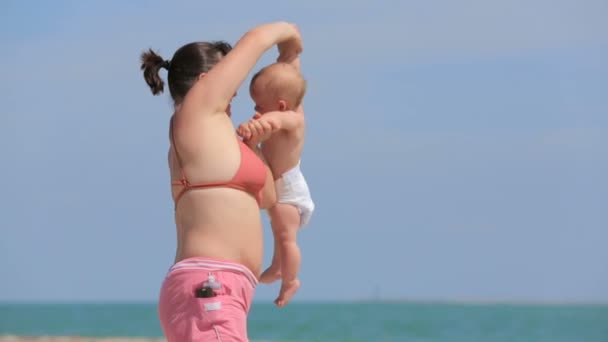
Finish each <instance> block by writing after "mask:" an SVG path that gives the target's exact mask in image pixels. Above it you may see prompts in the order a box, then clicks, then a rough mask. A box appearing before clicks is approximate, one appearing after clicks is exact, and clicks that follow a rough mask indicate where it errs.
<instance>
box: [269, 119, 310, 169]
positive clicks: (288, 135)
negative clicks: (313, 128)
mask: <svg viewBox="0 0 608 342" xmlns="http://www.w3.org/2000/svg"><path fill="white" fill-rule="evenodd" d="M304 131H305V127H304V125H302V126H301V127H299V128H297V129H294V130H293V131H279V132H277V133H275V134H273V135H272V137H270V139H268V140H266V141H264V142H263V143H262V153H263V154H264V158H265V159H266V161H267V162H268V165H269V166H270V170H271V171H272V175H273V177H274V179H279V178H281V175H283V174H284V173H285V172H287V171H289V170H290V169H292V168H293V167H294V166H296V165H297V164H298V162H299V161H300V155H301V154H302V149H303V147H304Z"/></svg>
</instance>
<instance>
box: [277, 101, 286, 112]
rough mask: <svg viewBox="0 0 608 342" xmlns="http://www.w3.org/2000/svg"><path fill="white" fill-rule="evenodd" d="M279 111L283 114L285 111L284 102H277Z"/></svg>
mask: <svg viewBox="0 0 608 342" xmlns="http://www.w3.org/2000/svg"><path fill="white" fill-rule="evenodd" d="M279 110H280V111H281V112H284V111H286V110H287V102H285V100H279Z"/></svg>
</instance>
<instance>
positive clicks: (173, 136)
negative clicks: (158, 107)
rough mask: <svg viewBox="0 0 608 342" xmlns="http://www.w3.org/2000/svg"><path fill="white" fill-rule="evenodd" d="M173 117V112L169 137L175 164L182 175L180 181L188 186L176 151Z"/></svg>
mask: <svg viewBox="0 0 608 342" xmlns="http://www.w3.org/2000/svg"><path fill="white" fill-rule="evenodd" d="M174 118H175V114H174V115H173V116H171V121H170V123H169V136H170V138H171V146H173V152H175V159H177V165H178V166H179V172H180V173H181V175H182V179H181V183H182V184H183V185H184V186H185V187H189V186H190V183H189V182H188V179H187V178H186V175H185V174H184V167H183V166H182V159H181V158H180V156H179V152H178V151H177V144H176V143H175V134H174V133H173V126H174V125H173V119H174Z"/></svg>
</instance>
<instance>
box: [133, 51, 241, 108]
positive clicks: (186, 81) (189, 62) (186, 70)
mask: <svg viewBox="0 0 608 342" xmlns="http://www.w3.org/2000/svg"><path fill="white" fill-rule="evenodd" d="M230 50H232V46H230V44H228V43H226V42H224V41H216V42H195V43H190V44H186V45H184V46H182V47H181V48H179V49H178V50H177V51H175V54H174V55H173V58H171V60H170V61H168V60H164V59H163V58H162V57H161V56H160V55H158V54H157V53H156V52H154V51H152V49H149V50H148V51H144V52H143V53H142V54H141V70H143V72H144V79H145V80H146V83H147V84H148V85H149V86H150V89H151V90H152V94H154V95H158V94H160V93H162V92H163V88H164V86H165V83H164V82H163V80H162V79H161V78H160V76H159V74H158V72H159V70H160V69H161V68H164V69H167V71H168V75H167V79H168V81H169V92H170V93H171V98H173V102H174V103H175V104H178V103H180V102H181V101H182V100H183V99H184V96H186V94H187V93H188V91H189V90H190V88H192V86H193V85H194V83H195V82H196V80H197V79H198V77H199V75H200V74H202V73H205V72H209V70H211V68H212V67H213V66H214V65H216V64H217V63H218V62H219V61H220V59H222V57H224V56H226V55H227V54H228V53H229V52H230Z"/></svg>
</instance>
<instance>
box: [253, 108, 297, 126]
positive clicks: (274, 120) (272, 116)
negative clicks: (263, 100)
mask: <svg viewBox="0 0 608 342" xmlns="http://www.w3.org/2000/svg"><path fill="white" fill-rule="evenodd" d="M301 107H302V106H300V107H299V108H298V111H275V112H268V113H265V114H264V115H262V116H261V117H260V118H259V119H258V120H260V121H261V122H262V123H268V124H270V125H271V126H272V127H276V129H277V130H286V131H293V130H296V129H298V128H300V127H302V126H303V125H304V115H303V113H302V112H301V111H300V109H301Z"/></svg>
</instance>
